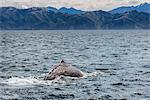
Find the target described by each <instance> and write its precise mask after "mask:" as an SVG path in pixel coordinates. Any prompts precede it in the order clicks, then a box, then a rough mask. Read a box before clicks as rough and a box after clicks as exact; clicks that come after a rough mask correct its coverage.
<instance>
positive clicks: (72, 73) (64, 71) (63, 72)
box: [44, 60, 83, 80]
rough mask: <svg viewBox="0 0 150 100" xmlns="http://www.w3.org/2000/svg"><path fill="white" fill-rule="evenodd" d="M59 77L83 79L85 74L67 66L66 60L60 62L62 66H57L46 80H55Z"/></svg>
mask: <svg viewBox="0 0 150 100" xmlns="http://www.w3.org/2000/svg"><path fill="white" fill-rule="evenodd" d="M59 76H69V77H77V78H79V77H83V73H82V71H81V70H79V69H77V68H75V67H73V66H71V65H69V64H66V62H65V61H64V60H62V61H61V62H60V64H58V65H56V66H55V67H54V68H53V69H52V70H51V71H50V72H49V73H48V75H47V76H45V78H44V80H54V79H56V78H57V77H59Z"/></svg>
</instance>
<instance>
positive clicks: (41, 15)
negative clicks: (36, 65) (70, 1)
mask: <svg viewBox="0 0 150 100" xmlns="http://www.w3.org/2000/svg"><path fill="white" fill-rule="evenodd" d="M149 8H150V4H148V3H145V4H141V5H138V6H131V7H119V8H116V9H113V10H111V11H109V12H106V11H101V10H99V11H82V10H77V9H75V8H65V7H62V8H60V9H56V8H53V7H32V8H28V9H17V8H14V7H0V29H3V30H11V29H150V11H149Z"/></svg>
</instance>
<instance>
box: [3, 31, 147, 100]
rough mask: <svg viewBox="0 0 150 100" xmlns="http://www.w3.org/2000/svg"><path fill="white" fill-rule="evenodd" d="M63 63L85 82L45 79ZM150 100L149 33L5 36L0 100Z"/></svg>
mask: <svg viewBox="0 0 150 100" xmlns="http://www.w3.org/2000/svg"><path fill="white" fill-rule="evenodd" d="M62 59H64V60H65V61H66V62H67V63H68V64H70V65H72V66H74V67H76V68H78V69H80V70H82V71H83V72H84V77H82V78H79V79H78V78H70V77H60V78H57V79H55V80H53V81H44V80H43V77H44V76H45V75H46V74H47V73H48V72H49V70H51V69H52V68H53V66H54V65H57V64H59V62H60V61H61V60H62ZM12 99H15V100H51V99H53V100H119V99H124V100H150V31H149V30H117V31H116V30H109V31H106V30H102V31H98V30H86V31H80V30H78V31H74V30H70V31H62V30H60V31H56V30H55V31H54V30H53V31H42V30H41V31H23V30H22V31H21V30H20V31H0V100H12Z"/></svg>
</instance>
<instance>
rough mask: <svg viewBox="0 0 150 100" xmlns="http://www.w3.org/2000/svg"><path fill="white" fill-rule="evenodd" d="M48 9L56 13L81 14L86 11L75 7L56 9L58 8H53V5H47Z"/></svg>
mask: <svg viewBox="0 0 150 100" xmlns="http://www.w3.org/2000/svg"><path fill="white" fill-rule="evenodd" d="M47 9H48V11H54V12H55V13H58V12H60V13H65V14H81V13H83V12H84V11H82V10H78V9H75V8H66V7H62V8H60V9H56V8H53V7H47Z"/></svg>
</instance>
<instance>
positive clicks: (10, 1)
mask: <svg viewBox="0 0 150 100" xmlns="http://www.w3.org/2000/svg"><path fill="white" fill-rule="evenodd" d="M145 2H147V3H150V0H0V7H3V6H14V7H17V8H29V7H47V6H51V7H55V8H61V7H68V8H69V7H74V8H76V9H81V10H88V11H91V10H105V11H108V10H111V9H113V8H116V7H119V6H131V5H139V4H141V3H145Z"/></svg>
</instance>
